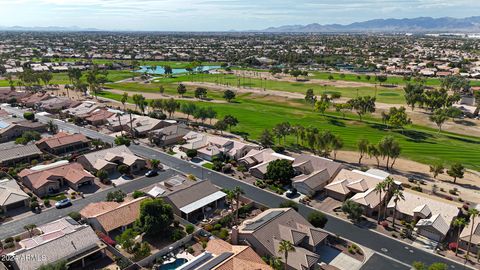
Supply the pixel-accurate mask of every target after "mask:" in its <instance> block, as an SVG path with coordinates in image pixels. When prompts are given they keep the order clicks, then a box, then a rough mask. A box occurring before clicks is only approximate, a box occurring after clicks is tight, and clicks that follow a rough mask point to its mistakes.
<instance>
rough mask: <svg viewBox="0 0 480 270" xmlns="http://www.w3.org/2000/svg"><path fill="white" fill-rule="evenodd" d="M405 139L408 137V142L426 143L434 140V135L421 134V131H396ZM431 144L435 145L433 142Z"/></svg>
mask: <svg viewBox="0 0 480 270" xmlns="http://www.w3.org/2000/svg"><path fill="white" fill-rule="evenodd" d="M395 132H397V133H399V134H401V135H403V136H405V137H407V138H408V139H407V140H408V141H414V142H425V140H427V139H429V138H432V137H433V135H431V134H428V133H425V132H421V131H416V130H397V131H395ZM429 143H431V144H434V143H433V142H429Z"/></svg>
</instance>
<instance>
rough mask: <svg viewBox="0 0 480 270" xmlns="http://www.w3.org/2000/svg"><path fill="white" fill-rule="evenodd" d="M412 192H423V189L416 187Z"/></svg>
mask: <svg viewBox="0 0 480 270" xmlns="http://www.w3.org/2000/svg"><path fill="white" fill-rule="evenodd" d="M412 190H415V191H418V192H423V190H422V188H421V187H419V186H414V187H412Z"/></svg>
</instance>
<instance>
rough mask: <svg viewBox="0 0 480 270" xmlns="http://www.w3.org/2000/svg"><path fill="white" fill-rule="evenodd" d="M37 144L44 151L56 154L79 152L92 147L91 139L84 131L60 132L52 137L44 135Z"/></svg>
mask: <svg viewBox="0 0 480 270" xmlns="http://www.w3.org/2000/svg"><path fill="white" fill-rule="evenodd" d="M35 144H36V145H37V146H38V148H40V149H41V150H42V151H45V152H48V153H50V154H54V155H66V154H70V153H78V152H82V151H85V150H88V149H89V148H90V140H89V139H88V138H87V137H86V136H85V135H83V134H82V133H75V134H69V133H65V132H59V133H57V134H55V135H53V136H51V137H44V138H42V139H40V140H39V141H37V142H36V143H35Z"/></svg>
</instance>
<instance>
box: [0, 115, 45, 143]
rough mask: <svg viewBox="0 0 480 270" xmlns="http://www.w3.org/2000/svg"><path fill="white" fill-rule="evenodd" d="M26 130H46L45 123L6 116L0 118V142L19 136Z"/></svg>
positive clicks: (40, 131)
mask: <svg viewBox="0 0 480 270" xmlns="http://www.w3.org/2000/svg"><path fill="white" fill-rule="evenodd" d="M26 131H36V132H39V133H42V132H45V131H47V125H46V124H44V123H41V122H32V121H28V120H18V119H15V118H11V117H7V118H3V119H0V142H1V143H3V142H8V141H11V140H15V139H16V138H18V137H21V136H22V134H23V133H24V132H26Z"/></svg>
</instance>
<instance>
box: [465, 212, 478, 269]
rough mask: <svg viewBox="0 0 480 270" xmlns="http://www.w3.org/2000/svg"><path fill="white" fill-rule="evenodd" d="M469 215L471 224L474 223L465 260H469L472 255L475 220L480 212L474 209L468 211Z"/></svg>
mask: <svg viewBox="0 0 480 270" xmlns="http://www.w3.org/2000/svg"><path fill="white" fill-rule="evenodd" d="M468 214H469V215H470V219H471V220H470V222H471V223H472V226H471V229H470V237H469V239H468V246H467V255H465V260H468V255H470V246H471V245H472V236H473V228H474V227H475V226H474V224H475V218H476V217H478V214H479V212H478V210H477V209H475V208H472V209H470V210H468Z"/></svg>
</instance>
